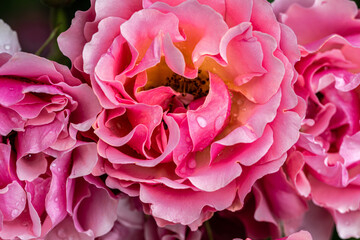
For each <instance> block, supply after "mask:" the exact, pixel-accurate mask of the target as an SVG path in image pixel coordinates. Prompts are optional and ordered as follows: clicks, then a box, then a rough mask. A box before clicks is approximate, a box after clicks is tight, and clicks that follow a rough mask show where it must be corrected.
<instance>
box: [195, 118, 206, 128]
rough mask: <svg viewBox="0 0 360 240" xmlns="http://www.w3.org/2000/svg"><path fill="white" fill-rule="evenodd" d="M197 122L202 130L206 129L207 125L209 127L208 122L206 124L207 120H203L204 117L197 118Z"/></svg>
mask: <svg viewBox="0 0 360 240" xmlns="http://www.w3.org/2000/svg"><path fill="white" fill-rule="evenodd" d="M196 121H197V123H198V124H199V126H200V127H202V128H204V127H206V125H207V122H206V120H205V118H203V117H197V118H196Z"/></svg>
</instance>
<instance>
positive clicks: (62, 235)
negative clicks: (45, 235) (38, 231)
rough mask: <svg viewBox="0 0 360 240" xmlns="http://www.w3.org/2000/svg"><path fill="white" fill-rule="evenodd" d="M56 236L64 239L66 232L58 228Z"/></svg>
mask: <svg viewBox="0 0 360 240" xmlns="http://www.w3.org/2000/svg"><path fill="white" fill-rule="evenodd" d="M57 235H58V236H59V238H66V232H65V230H64V229H63V228H60V229H59V230H58V231H57Z"/></svg>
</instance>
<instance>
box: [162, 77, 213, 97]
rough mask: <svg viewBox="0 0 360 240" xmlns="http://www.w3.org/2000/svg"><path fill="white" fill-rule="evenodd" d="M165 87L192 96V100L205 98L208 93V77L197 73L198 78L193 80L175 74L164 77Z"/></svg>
mask: <svg viewBox="0 0 360 240" xmlns="http://www.w3.org/2000/svg"><path fill="white" fill-rule="evenodd" d="M164 85H165V86H169V87H171V88H172V89H174V90H175V91H177V92H179V93H182V94H183V95H185V94H191V95H193V97H194V99H197V98H201V97H204V96H206V95H207V94H208V93H209V75H208V74H207V73H202V71H201V70H199V71H198V76H197V77H196V78H194V79H189V78H185V77H183V76H180V75H178V74H176V73H173V74H172V75H171V76H169V77H166V82H165V84H164Z"/></svg>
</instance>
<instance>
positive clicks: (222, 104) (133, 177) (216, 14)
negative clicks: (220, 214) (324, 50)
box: [58, 0, 303, 230]
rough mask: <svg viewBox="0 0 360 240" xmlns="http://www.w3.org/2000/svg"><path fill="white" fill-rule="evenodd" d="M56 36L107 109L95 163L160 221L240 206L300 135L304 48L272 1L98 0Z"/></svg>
mask: <svg viewBox="0 0 360 240" xmlns="http://www.w3.org/2000/svg"><path fill="white" fill-rule="evenodd" d="M58 42H59V46H60V49H61V51H62V52H63V53H64V54H65V55H67V56H68V57H69V58H70V59H71V60H72V63H73V72H76V73H77V74H82V75H83V76H87V77H88V79H89V81H90V82H91V84H92V88H93V89H94V91H95V93H96V95H97V97H98V98H99V100H100V103H101V104H102V106H103V108H104V109H103V111H102V112H101V113H100V115H99V116H98V118H97V120H96V123H95V124H94V125H93V127H94V129H95V133H96V135H97V136H98V137H99V141H98V145H97V148H98V152H99V154H100V155H101V156H102V159H101V161H99V162H98V164H97V166H96V168H95V169H94V171H93V174H94V175H103V174H106V176H107V179H106V184H107V186H109V187H110V188H114V189H119V190H121V191H123V192H125V193H127V194H128V195H130V196H138V197H139V198H140V200H141V202H142V203H143V206H144V209H145V211H146V213H148V214H151V215H153V216H154V217H155V220H156V221H157V224H159V225H160V226H164V225H167V224H176V223H181V224H183V225H189V226H191V228H192V229H193V230H195V229H197V227H198V226H199V225H201V224H202V222H203V221H205V220H206V219H209V218H210V217H211V216H212V213H213V212H215V211H219V210H223V209H231V210H237V209H239V208H241V207H242V204H243V200H244V198H245V196H246V195H247V193H248V192H249V191H250V189H251V186H252V185H253V183H254V182H255V181H256V180H257V179H259V178H261V177H262V176H264V175H266V174H269V173H272V172H275V171H277V170H278V169H279V167H280V166H281V165H282V164H283V163H284V161H285V159H286V156H287V154H286V152H287V150H288V149H289V148H290V147H291V146H292V145H293V144H294V143H295V142H296V141H297V139H298V136H299V133H298V130H299V127H300V122H301V116H300V115H301V113H302V112H301V111H302V110H303V106H302V105H301V104H300V105H299V106H298V97H297V96H296V95H295V93H294V91H293V89H292V85H293V83H294V81H295V80H296V74H295V72H294V69H293V64H294V62H295V61H296V60H297V59H298V57H299V53H298V48H297V45H296V41H295V36H294V35H293V33H292V32H291V30H290V29H289V28H287V27H286V26H285V25H283V24H280V23H279V22H277V20H276V18H275V15H274V14H273V10H272V8H271V5H270V4H269V3H268V2H267V1H265V0H242V1H235V0H227V1H195V0H188V1H182V0H178V1H165V0H164V1H151V0H144V1H139V0H137V1H136V0H123V1H114V0H97V1H91V8H90V9H89V10H87V11H85V12H77V13H76V16H75V18H74V20H73V22H72V25H71V27H70V29H69V30H67V31H66V32H65V33H63V34H61V35H60V37H59V39H58Z"/></svg>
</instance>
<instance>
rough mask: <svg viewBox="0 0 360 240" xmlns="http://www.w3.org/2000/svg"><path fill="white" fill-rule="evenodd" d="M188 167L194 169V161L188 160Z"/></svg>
mask: <svg viewBox="0 0 360 240" xmlns="http://www.w3.org/2000/svg"><path fill="white" fill-rule="evenodd" d="M188 166H189V168H195V167H196V161H195V160H194V159H193V160H190V161H189V162H188Z"/></svg>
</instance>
